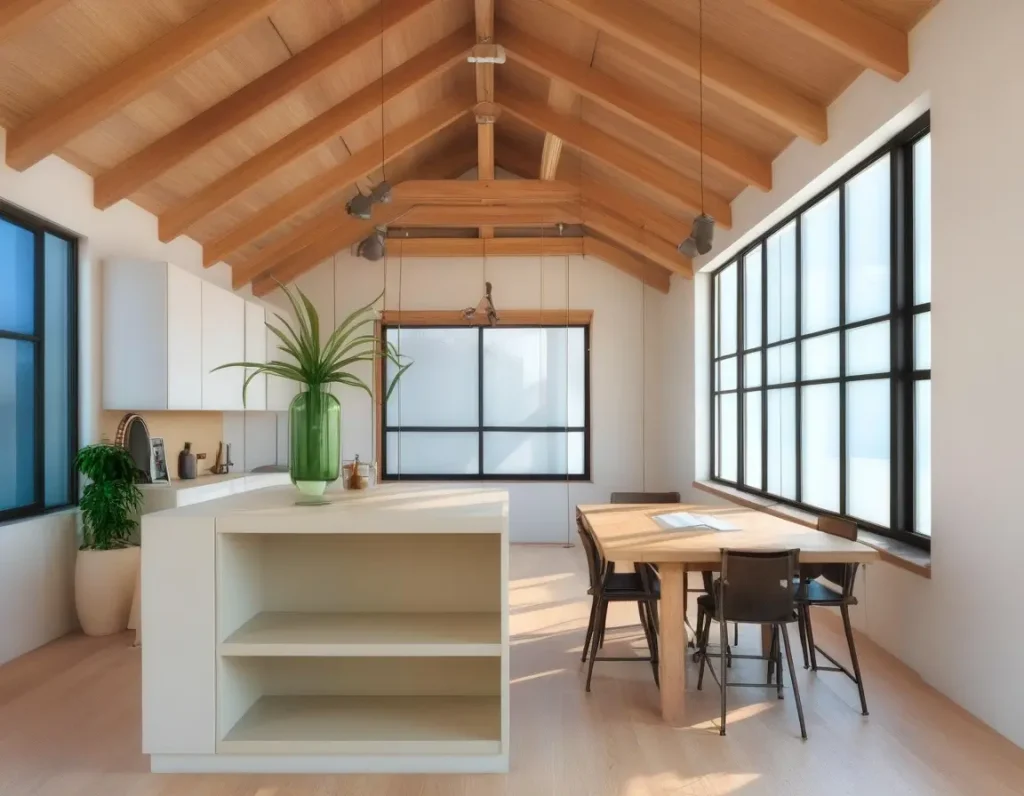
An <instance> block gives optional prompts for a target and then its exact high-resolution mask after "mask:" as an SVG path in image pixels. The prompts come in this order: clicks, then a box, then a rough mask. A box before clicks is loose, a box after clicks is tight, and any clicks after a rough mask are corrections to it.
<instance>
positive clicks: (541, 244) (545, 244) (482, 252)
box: [388, 235, 584, 257]
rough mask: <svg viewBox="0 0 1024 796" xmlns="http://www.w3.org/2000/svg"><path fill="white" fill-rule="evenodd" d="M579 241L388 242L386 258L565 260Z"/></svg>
mask: <svg viewBox="0 0 1024 796" xmlns="http://www.w3.org/2000/svg"><path fill="white" fill-rule="evenodd" d="M583 250H584V243H583V238H561V237H556V236H554V235H552V236H551V237H541V238H388V257H484V256H487V257H566V256H569V255H573V254H576V255H580V254H583Z"/></svg>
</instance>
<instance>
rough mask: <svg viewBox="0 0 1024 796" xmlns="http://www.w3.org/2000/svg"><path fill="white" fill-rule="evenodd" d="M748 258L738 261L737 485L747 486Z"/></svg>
mask: <svg viewBox="0 0 1024 796" xmlns="http://www.w3.org/2000/svg"><path fill="white" fill-rule="evenodd" d="M746 311H747V258H746V257H745V256H743V255H741V256H740V257H738V258H737V259H736V363H737V367H736V387H737V393H736V483H737V484H745V483H746V477H747V457H746V427H747V404H746V396H745V395H744V393H743V368H742V367H740V366H739V363H740V359H741V354H740V352H741V351H742V350H743V343H744V342H745V340H744V334H745V333H746V328H747V319H746V317H744V316H745V314H746Z"/></svg>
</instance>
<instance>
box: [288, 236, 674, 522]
mask: <svg viewBox="0 0 1024 796" xmlns="http://www.w3.org/2000/svg"><path fill="white" fill-rule="evenodd" d="M567 268H568V285H567V283H566V275H567V272H566V269H567ZM385 271H386V273H387V279H386V284H387V292H386V295H385V297H384V302H385V303H386V307H387V308H388V309H399V308H400V309H403V310H413V309H437V310H453V309H462V308H463V307H468V306H475V305H476V304H477V302H478V301H479V300H480V297H481V296H482V295H483V283H484V276H483V262H482V260H481V259H480V258H460V259H451V260H447V259H430V258H405V259H404V260H403V261H402V262H401V263H400V262H399V260H398V258H394V257H391V258H388V260H387V264H386V266H385V263H384V262H378V263H370V262H367V261H365V260H360V259H358V258H355V257H352V256H351V255H350V254H349V253H347V252H346V253H342V254H339V255H338V257H337V258H336V261H335V263H331V262H327V263H324V264H322V265H321V266H319V267H318V268H317V269H315V270H313V271H311V272H310V273H309V274H307V275H305V276H303V277H301V278H300V279H299V280H298V286H299V287H300V288H301V289H302V290H303V291H304V292H305V293H306V294H307V295H308V296H309V297H310V298H311V300H312V301H313V302H314V303H315V304H316V305H317V308H318V310H319V311H320V313H321V317H322V322H323V323H325V324H328V325H330V326H331V327H333V326H334V324H335V323H337V322H340V321H341V320H342V319H344V317H345V316H346V315H347V314H348V313H349V312H351V311H352V310H353V309H355V308H356V307H358V306H360V305H363V304H366V303H368V302H370V301H371V300H372V299H373V298H374V297H375V296H377V295H378V294H380V293H381V291H382V290H383V289H384V287H385ZM487 280H489V281H490V282H491V283H492V284H493V287H494V301H495V304H496V305H497V308H498V311H499V313H500V312H501V310H502V309H540V308H544V309H564V308H565V307H566V306H567V305H568V306H569V307H571V308H572V309H586V310H593V311H594V321H593V325H592V328H591V338H590V343H591V360H590V374H591V375H590V401H591V428H592V434H591V446H592V452H591V462H592V465H591V474H592V481H591V482H587V483H582V482H574V483H572V484H571V485H569V486H568V487H567V485H566V484H565V483H564V482H558V483H515V482H512V483H509V484H508V485H507V487H508V489H509V492H510V494H511V499H512V506H511V512H510V513H511V520H512V534H511V535H512V539H513V541H529V542H565V541H566V540H567V539H569V540H573V541H574V540H575V533H576V532H575V518H574V512H575V506H576V505H577V504H579V503H590V502H595V503H596V502H603V501H607V499H608V495H609V493H610V492H611V491H613V490H626V489H641V488H642V487H643V486H644V483H645V481H644V468H645V453H646V485H647V488H649V489H662V488H665V489H667V488H673V489H674V488H678V487H679V486H680V485H681V483H682V482H680V481H679V477H680V476H681V474H679V473H676V472H674V471H671V472H670V471H669V470H668V469H667V468H666V466H665V463H666V461H667V458H668V457H666V456H665V455H664V453H663V450H664V448H663V446H662V435H661V433H660V430H659V428H658V424H657V422H656V421H657V418H658V417H660V415H661V411H662V409H661V407H662V402H663V401H666V400H668V401H675V399H676V398H675V396H671V395H665V394H663V393H662V392H661V390H660V389H659V383H660V373H661V371H662V369H663V364H662V356H663V349H662V345H661V342H662V341H661V340H660V339H659V338H660V337H661V334H662V328H661V327H662V318H663V316H664V314H665V313H666V312H668V313H669V314H678V315H679V316H680V317H676V318H674V321H675V322H680V323H681V322H683V320H682V317H681V316H682V314H683V313H685V311H686V308H685V304H686V302H685V293H686V289H687V288H686V284H687V283H685V282H677V283H676V284H674V285H673V291H676V292H674V293H672V294H670V295H669V296H664V295H663V294H661V293H658V292H657V291H655V290H652V289H649V288H648V289H646V290H645V289H644V288H643V287H642V285H641V284H640V283H639V282H638V281H637V280H636V279H634V278H632V277H629V276H626V275H625V274H623V273H622V272H621V271H618V270H616V269H615V268H613V267H612V266H610V265H607V264H606V263H604V262H602V261H600V260H595V259H593V258H583V257H545V258H544V260H543V267H542V263H541V260H540V258H519V257H516V258H500V257H490V258H488V259H487ZM567 290H568V297H567V293H566V291H567ZM645 294H646V314H647V328H646V332H644V329H643V325H642V318H643V317H644V310H645V298H644V296H645ZM332 297H333V302H332ZM645 342H646V359H645V358H644V357H641V356H640V353H641V351H643V350H644V343H645ZM675 353H678V352H676V350H675V349H674V347H673V348H672V355H673V356H674V355H675ZM684 356H685V355H684ZM645 375H646V379H647V385H648V386H647V390H646V399H647V408H646V423H645V422H644V418H643V416H642V415H643V413H642V411H641V405H642V403H643V400H644V390H643V388H642V383H643V379H644V377H645ZM364 377H365V378H366V379H367V380H369V369H368V368H367V369H366V370H365V371H364ZM679 389H680V400H685V396H686V394H687V390H686V389H685V386H684V385H680V387H679ZM340 396H341V400H342V428H343V431H342V457H343V459H350V458H352V457H353V456H354V455H355V454H356V453H359V454H360V458H361V459H363V460H364V461H365V460H367V459H369V458H370V456H371V455H372V450H373V419H372V418H371V406H370V400H369V398H368V397H367V396H366V394H365V393H363V392H361V391H359V390H357V389H352V388H344V389H343V390H342V391H341V392H340ZM644 427H646V437H647V439H646V445H645V444H644V442H643V439H642V438H643V436H644V435H643V434H642V429H643V428H644ZM678 443H679V444H681V445H686V444H688V443H687V441H686V440H685V439H682V438H680V439H679V440H678ZM685 478H691V476H689V475H685ZM691 480H692V479H691ZM491 483H492V484H493V482H491ZM686 483H689V481H686Z"/></svg>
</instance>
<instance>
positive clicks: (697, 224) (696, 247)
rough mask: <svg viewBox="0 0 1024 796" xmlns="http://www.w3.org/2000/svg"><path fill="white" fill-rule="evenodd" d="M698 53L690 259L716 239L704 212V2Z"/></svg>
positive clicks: (684, 248) (684, 249)
mask: <svg viewBox="0 0 1024 796" xmlns="http://www.w3.org/2000/svg"><path fill="white" fill-rule="evenodd" d="M697 20H698V21H697V25H698V33H697V52H698V68H697V77H698V79H699V81H700V82H699V92H700V93H699V97H700V211H701V212H700V215H698V216H697V217H696V218H695V219H693V226H692V227H690V237H688V238H687V239H686V240H684V241H683V242H682V243H680V244H679V246H678V249H679V253H680V254H682V255H685V256H686V257H689V258H691V259H692V258H694V257H696V256H697V255H699V254H707V253H708V252H709V251H711V247H712V245H713V244H714V239H715V219H713V218H712V217H711V216H709V215H708V214H707V213H706V212H704V0H700V5H699V6H698V12H697Z"/></svg>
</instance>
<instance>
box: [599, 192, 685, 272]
mask: <svg viewBox="0 0 1024 796" xmlns="http://www.w3.org/2000/svg"><path fill="white" fill-rule="evenodd" d="M581 214H582V216H583V224H584V226H586V227H587V228H588V229H592V230H594V231H595V232H598V233H600V234H602V235H604V236H605V237H608V238H611V239H612V240H614V241H616V242H618V243H620V244H622V245H624V246H625V247H626V248H628V249H630V250H632V251H634V252H636V253H637V254H639V255H641V256H642V257H646V258H647V259H648V260H650V261H651V262H653V263H657V264H658V265H660V266H661V267H662V268H667V269H669V270H670V271H674V272H676V273H677V274H682V275H683V276H685V277H686V278H687V279H692V278H693V264H692V263H691V262H690V259H689V258H688V257H684V256H683V255H681V254H680V253H679V252H678V251H677V250H676V247H675V245H673V244H671V243H668V242H667V241H665V240H663V239H662V238H659V237H658V236H657V235H655V234H654V233H653V232H648V231H647V230H644V229H638V228H636V227H634V226H633V225H632V224H630V223H629V222H628V221H626V220H625V219H622V218H619V217H617V216H615V215H612V213H610V212H609V211H608V210H606V209H605V208H603V207H601V206H598V205H596V204H593V203H591V202H587V201H584V203H583V208H582V213H581Z"/></svg>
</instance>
